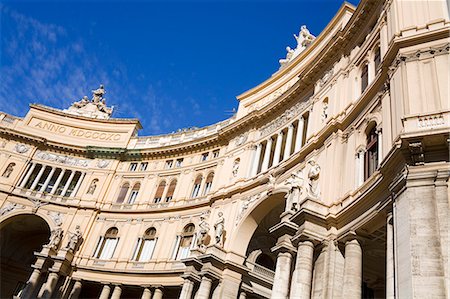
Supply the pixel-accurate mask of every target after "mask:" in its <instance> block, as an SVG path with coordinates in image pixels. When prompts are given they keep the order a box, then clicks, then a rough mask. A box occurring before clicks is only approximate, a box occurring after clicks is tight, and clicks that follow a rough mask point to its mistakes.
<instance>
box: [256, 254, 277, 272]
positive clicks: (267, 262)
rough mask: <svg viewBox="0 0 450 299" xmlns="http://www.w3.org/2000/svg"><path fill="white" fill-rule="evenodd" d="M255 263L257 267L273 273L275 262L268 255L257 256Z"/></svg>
mask: <svg viewBox="0 0 450 299" xmlns="http://www.w3.org/2000/svg"><path fill="white" fill-rule="evenodd" d="M255 263H256V264H258V265H261V266H263V267H265V268H267V269H270V270H272V271H275V262H274V261H273V259H272V258H271V257H270V256H269V255H267V254H265V253H261V254H260V255H258V257H257V258H256V261H255Z"/></svg>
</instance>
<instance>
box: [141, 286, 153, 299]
mask: <svg viewBox="0 0 450 299" xmlns="http://www.w3.org/2000/svg"><path fill="white" fill-rule="evenodd" d="M141 299H152V291H151V290H150V289H149V288H144V290H143V291H142V296H141Z"/></svg>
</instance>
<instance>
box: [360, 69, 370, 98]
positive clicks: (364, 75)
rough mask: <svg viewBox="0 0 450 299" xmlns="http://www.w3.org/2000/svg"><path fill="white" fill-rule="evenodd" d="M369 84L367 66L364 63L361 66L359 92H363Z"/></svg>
mask: <svg viewBox="0 0 450 299" xmlns="http://www.w3.org/2000/svg"><path fill="white" fill-rule="evenodd" d="M368 85H369V68H368V66H367V64H366V65H364V67H363V68H362V72H361V93H363V92H364V91H365V90H366V88H367V86H368Z"/></svg>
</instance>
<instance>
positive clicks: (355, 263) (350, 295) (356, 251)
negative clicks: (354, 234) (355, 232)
mask: <svg viewBox="0 0 450 299" xmlns="http://www.w3.org/2000/svg"><path fill="white" fill-rule="evenodd" d="M361 284H362V250H361V245H360V244H359V242H358V240H356V239H351V240H349V241H347V243H345V263H344V287H343V290H342V298H345V299H361Z"/></svg>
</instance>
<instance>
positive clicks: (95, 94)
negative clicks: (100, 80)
mask: <svg viewBox="0 0 450 299" xmlns="http://www.w3.org/2000/svg"><path fill="white" fill-rule="evenodd" d="M105 93H106V91H105V87H103V84H100V87H99V88H97V89H95V90H92V102H93V103H94V104H97V103H101V102H103V104H104V102H105V99H104V98H103V95H104V94H105Z"/></svg>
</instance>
